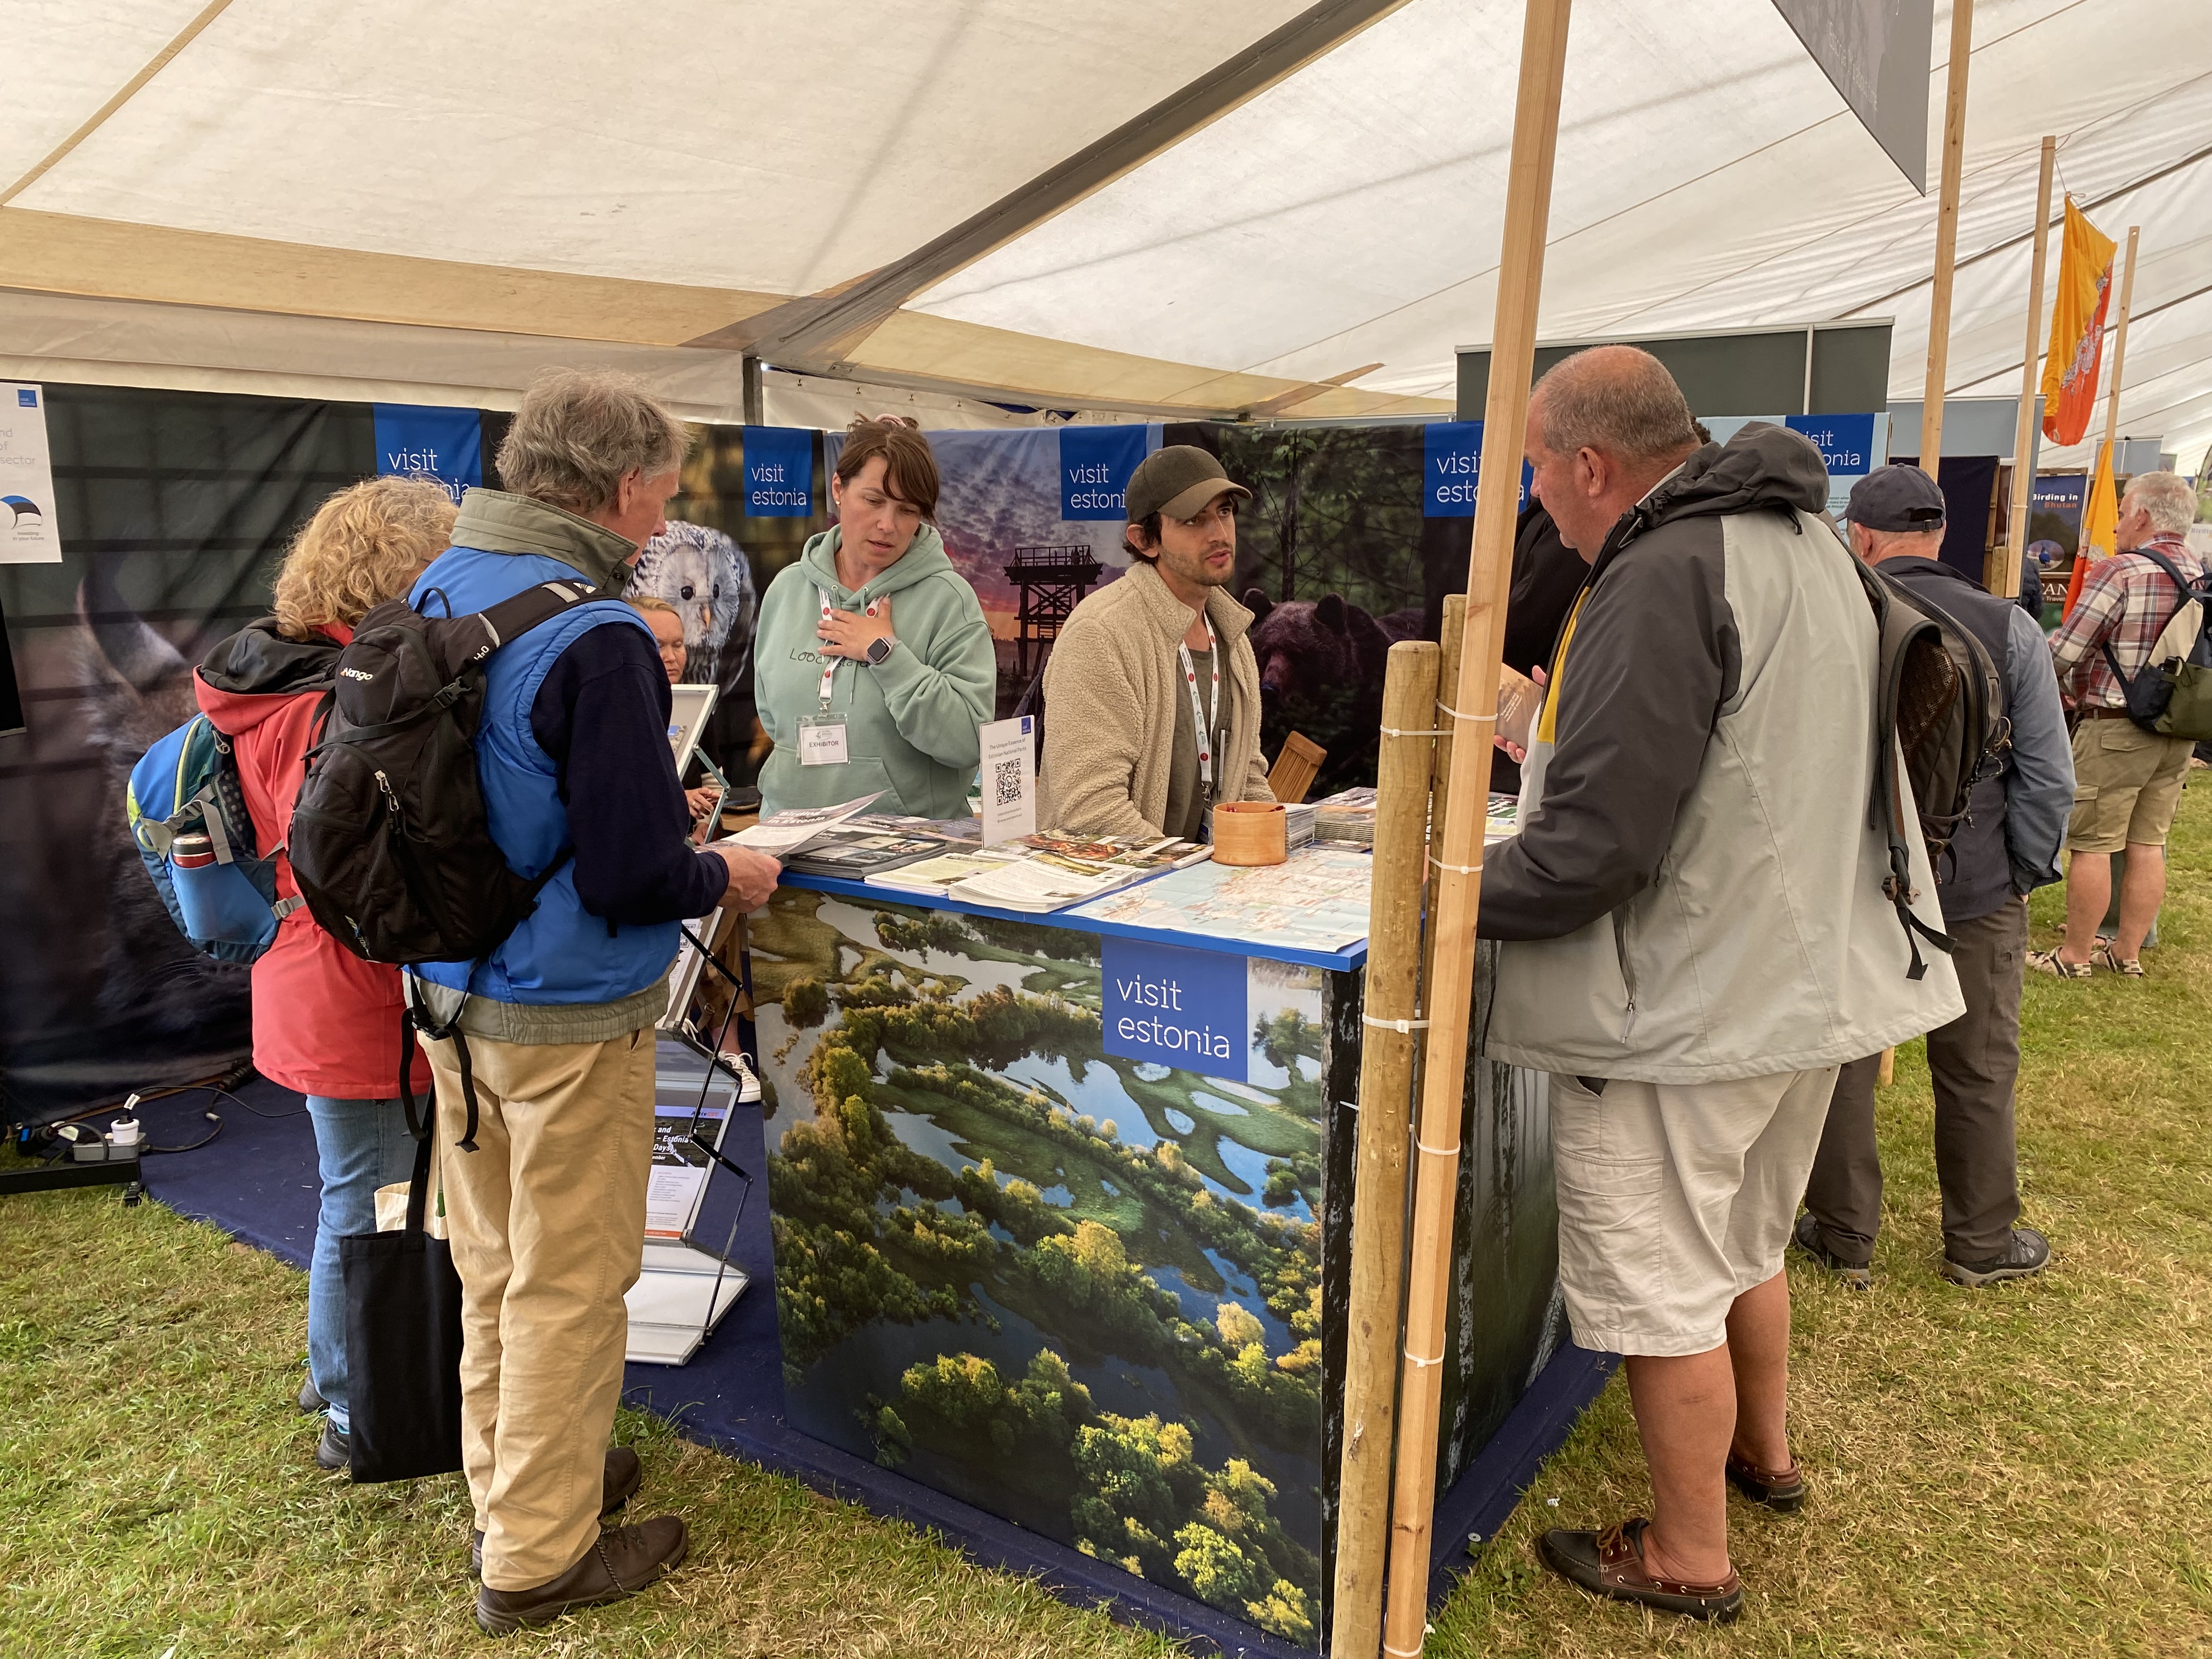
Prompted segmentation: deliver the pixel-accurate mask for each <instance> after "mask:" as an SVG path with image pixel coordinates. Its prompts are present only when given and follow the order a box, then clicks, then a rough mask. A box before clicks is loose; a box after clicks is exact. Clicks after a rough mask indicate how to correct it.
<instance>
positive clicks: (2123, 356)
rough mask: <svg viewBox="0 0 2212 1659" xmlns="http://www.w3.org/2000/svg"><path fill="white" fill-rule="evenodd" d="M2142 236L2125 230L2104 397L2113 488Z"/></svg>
mask: <svg viewBox="0 0 2212 1659" xmlns="http://www.w3.org/2000/svg"><path fill="white" fill-rule="evenodd" d="M2141 234H2142V226H2141V225H2130V226H2129V227H2128V262H2127V264H2124V265H2123V266H2122V267H2121V268H2120V320H2119V325H2118V327H2117V328H2116V329H2114V330H2113V331H2112V379H2111V380H2109V381H2108V382H2106V385H2107V386H2108V388H2109V389H2108V391H2107V392H2106V397H2105V448H2106V452H2107V453H2110V454H2111V456H2112V486H2113V488H2114V489H2118V487H2119V482H2120V452H2119V451H2118V449H2117V448H2115V447H2113V446H2115V445H2116V444H2118V442H2119V439H2120V373H2121V371H2122V370H2123V369H2124V368H2126V366H2127V361H2128V308H2129V307H2130V306H2132V305H2133V304H2134V303H2135V298H2136V237H2138V236H2140V235H2141ZM2111 551H2112V549H2110V548H2106V552H2107V553H2110V552H2111Z"/></svg>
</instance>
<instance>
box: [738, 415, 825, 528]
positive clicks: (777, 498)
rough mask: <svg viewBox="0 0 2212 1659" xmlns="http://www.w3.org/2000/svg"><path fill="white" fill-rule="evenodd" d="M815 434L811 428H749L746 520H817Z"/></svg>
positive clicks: (746, 470) (746, 469)
mask: <svg viewBox="0 0 2212 1659" xmlns="http://www.w3.org/2000/svg"><path fill="white" fill-rule="evenodd" d="M814 437H815V435H814V431H813V429H812V428H810V427H795V426H749V427H747V428H745V516H746V517H747V518H749V519H808V518H811V517H813V516H814Z"/></svg>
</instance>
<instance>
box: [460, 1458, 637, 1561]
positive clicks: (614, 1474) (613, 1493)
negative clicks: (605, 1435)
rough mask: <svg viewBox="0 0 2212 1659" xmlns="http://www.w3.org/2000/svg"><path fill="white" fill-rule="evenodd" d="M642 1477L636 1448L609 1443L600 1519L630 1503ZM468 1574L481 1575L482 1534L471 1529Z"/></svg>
mask: <svg viewBox="0 0 2212 1659" xmlns="http://www.w3.org/2000/svg"><path fill="white" fill-rule="evenodd" d="M644 1479H645V1470H644V1468H643V1467H642V1466H641V1464H640V1463H639V1462H638V1461H637V1454H636V1453H635V1452H634V1451H632V1450H631V1449H629V1447H628V1446H610V1447H608V1448H607V1462H606V1467H605V1470H604V1471H603V1472H602V1473H601V1474H600V1476H599V1519H600V1520H602V1521H604V1520H605V1519H606V1518H607V1517H608V1516H611V1515H612V1514H613V1513H614V1512H615V1511H616V1510H618V1509H620V1508H621V1507H622V1506H623V1504H627V1503H629V1500H630V1499H631V1498H633V1497H634V1496H635V1495H636V1492H637V1489H638V1486H639V1484H640V1483H641V1481H643V1480H644ZM469 1577H471V1578H481V1577H483V1533H481V1532H478V1531H476V1530H474V1529H471V1532H470V1533H469Z"/></svg>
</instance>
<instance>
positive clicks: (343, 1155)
mask: <svg viewBox="0 0 2212 1659" xmlns="http://www.w3.org/2000/svg"><path fill="white" fill-rule="evenodd" d="M307 1115H308V1116H310V1117H311V1118H313V1120H314V1123H315V1156H316V1158H317V1160H318V1161H319V1164H321V1166H322V1176H323V1206H322V1209H321V1210H320V1211H319V1212H318V1213H317V1215H316V1217H315V1254H314V1256H313V1262H312V1265H310V1266H309V1267H308V1269H307V1374H308V1375H309V1376H312V1377H313V1378H314V1380H315V1392H316V1393H317V1394H319V1395H322V1397H323V1398H324V1399H325V1400H326V1401H329V1402H330V1408H331V1425H333V1426H334V1427H336V1428H337V1429H339V1430H341V1431H348V1430H350V1429H351V1427H352V1419H351V1417H350V1416H349V1414H348V1410H347V1405H346V1397H347V1396H346V1350H345V1326H346V1301H345V1277H344V1275H343V1273H342V1272H341V1271H340V1269H339V1267H338V1240H339V1239H340V1238H341V1237H344V1236H345V1235H346V1234H348V1233H373V1232H374V1231H376V1189H377V1188H379V1187H386V1186H389V1185H391V1184H392V1182H395V1181H405V1180H406V1179H408V1178H409V1177H410V1176H412V1175H413V1174H414V1173H415V1137H414V1136H412V1135H410V1134H409V1133H407V1114H406V1111H405V1109H404V1108H403V1107H402V1106H401V1105H400V1103H398V1101H397V1100H326V1099H325V1098H324V1097H322V1096H320V1095H309V1096H308V1097H307Z"/></svg>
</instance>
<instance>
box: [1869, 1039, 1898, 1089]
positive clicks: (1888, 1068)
mask: <svg viewBox="0 0 2212 1659" xmlns="http://www.w3.org/2000/svg"><path fill="white" fill-rule="evenodd" d="M1874 1080H1875V1086H1876V1087H1877V1088H1882V1089H1887V1087H1889V1085H1891V1084H1893V1083H1894V1082H1896V1081H1897V1050H1896V1049H1894V1048H1885V1049H1883V1050H1882V1051H1881V1065H1879V1066H1875V1073H1874Z"/></svg>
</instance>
